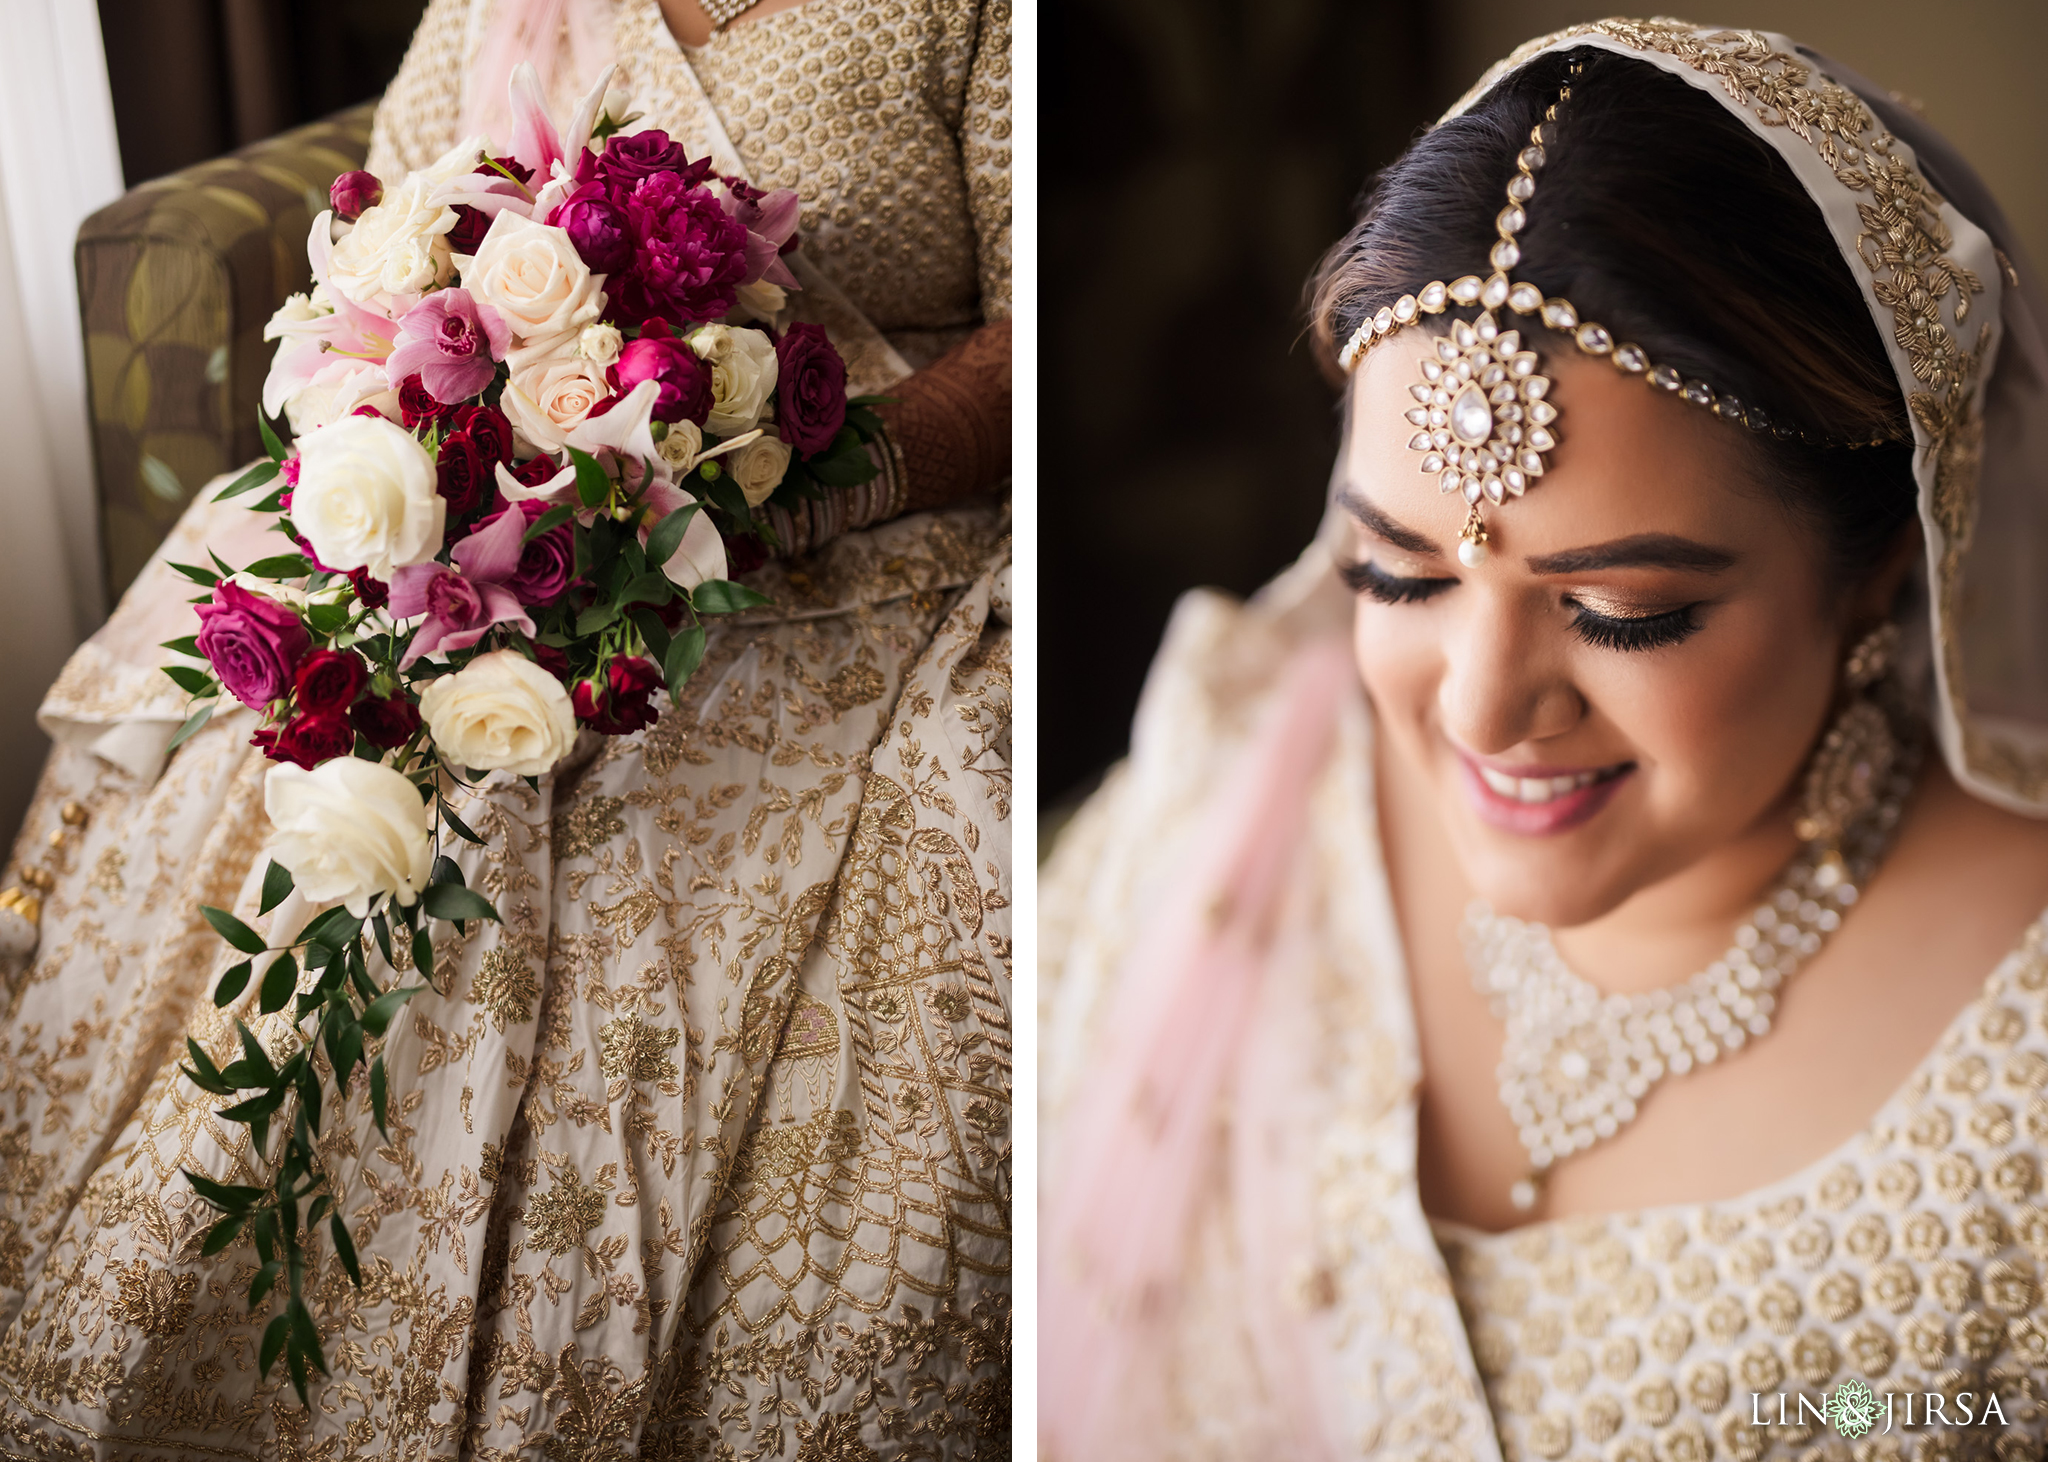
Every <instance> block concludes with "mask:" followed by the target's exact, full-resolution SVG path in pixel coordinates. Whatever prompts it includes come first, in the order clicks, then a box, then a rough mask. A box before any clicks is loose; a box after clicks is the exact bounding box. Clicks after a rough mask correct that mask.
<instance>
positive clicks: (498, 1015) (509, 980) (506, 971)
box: [469, 944, 540, 1032]
mask: <svg viewBox="0 0 2048 1462" xmlns="http://www.w3.org/2000/svg"><path fill="white" fill-rule="evenodd" d="M539 996H540V982H539V981H538V980H536V979H535V978H534V973H533V967H532V966H530V965H529V964H527V962H526V961H525V960H523V959H521V958H520V957H519V956H518V955H517V954H516V953H514V952H513V950H512V949H511V948H509V947H508V946H506V945H503V944H501V945H499V946H498V947H497V948H495V949H493V950H491V951H490V952H489V953H488V954H486V955H485V956H484V958H483V963H482V964H481V965H479V966H478V967H477V972H476V974H475V975H474V976H473V977H472V978H471V980H470V982H469V998H470V999H471V1000H474V1001H475V1002H476V1003H477V1004H478V1005H479V1006H481V1007H483V1009H484V1010H486V1011H488V1012H489V1013H490V1017H491V1023H492V1024H493V1025H494V1026H496V1027H497V1028H498V1030H499V1031H500V1032H503V1031H504V1030H506V1029H507V1028H508V1027H511V1026H515V1025H524V1024H525V1023H526V1022H527V1021H529V1020H532V1019H533V1002H534V1001H535V1000H536V999H538V998H539Z"/></svg>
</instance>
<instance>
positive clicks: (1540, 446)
mask: <svg viewBox="0 0 2048 1462" xmlns="http://www.w3.org/2000/svg"><path fill="white" fill-rule="evenodd" d="M1583 71H1584V66H1583V65H1582V64H1579V63H1574V65H1573V67H1572V72H1571V76H1572V80H1577V79H1578V78H1579V76H1580V75H1581V74H1582V73H1583ZM1571 95H1572V86H1571V81H1566V82H1565V84H1564V85H1563V86H1562V87H1560V88H1559V90H1558V94H1557V100H1556V101H1554V102H1552V103H1551V104H1550V106H1549V108H1548V109H1547V110H1546V111H1545V112H1544V115H1543V120H1542V121H1541V122H1539V123H1538V124H1537V125H1536V126H1535V127H1533V128H1531V129H1530V132H1529V145H1528V146H1527V147H1524V148H1523V149H1522V150H1521V152H1520V153H1518V154H1517V155H1516V158H1515V175H1514V176H1513V177H1512V178H1510V179H1508V185H1507V206H1506V207H1504V208H1502V209H1501V211H1500V213H1499V214H1498V215H1497V216H1496V217H1495V219H1494V226H1495V227H1496V228H1497V229H1498V230H1499V231H1500V237H1499V239H1498V240H1497V241H1496V242H1495V243H1494V245H1493V248H1492V249H1491V251H1490V252H1489V253H1488V255H1487V259H1488V262H1489V263H1491V264H1492V265H1493V269H1494V272H1493V274H1492V275H1491V276H1489V277H1488V278H1486V279H1481V278H1480V277H1479V276H1478V275H1476V274H1467V275H1465V276H1464V277H1463V278H1460V279H1454V280H1452V281H1451V282H1450V283H1448V284H1446V283H1445V282H1444V281H1443V280H1441V279H1433V280H1431V281H1430V282H1429V283H1428V284H1425V285H1423V286H1422V288H1420V289H1418V290H1416V291H1415V293H1413V294H1404V295H1402V296H1401V297H1400V298H1399V299H1398V300H1395V301H1394V303H1393V304H1391V305H1386V306H1382V307H1381V308H1380V310H1379V311H1378V312H1377V313H1376V314H1374V315H1372V316H1370V317H1368V318H1367V319H1366V320H1364V321H1363V322H1361V323H1360V325H1359V327H1358V329H1357V330H1355V331H1354V332H1352V336H1351V339H1350V340H1349V341H1348V342H1346V343H1345V346H1344V348H1343V350H1342V351H1341V352H1339V354H1338V356H1337V361H1338V364H1339V365H1341V366H1342V367H1343V368H1344V369H1345V370H1347V371H1349V370H1351V369H1353V368H1354V367H1355V366H1356V365H1357V364H1358V362H1359V361H1360V360H1362V359H1364V358H1365V354H1366V352H1367V351H1369V350H1371V349H1372V348H1373V346H1375V345H1377V344H1379V342H1380V341H1382V340H1385V339H1386V338H1387V337H1388V336H1390V335H1393V334H1394V333H1395V332H1397V331H1399V330H1400V329H1402V328H1403V327H1404V326H1408V325H1412V324H1415V323H1416V322H1417V321H1419V320H1420V319H1422V317H1423V316H1424V315H1438V314H1442V313H1443V312H1444V311H1445V310H1447V309H1450V308H1452V307H1454V306H1458V305H1475V304H1476V305H1478V306H1479V307H1480V313H1479V316H1478V318H1477V319H1475V320H1473V321H1471V322H1469V323H1468V322H1466V321H1464V320H1457V321H1454V322H1453V323H1452V325H1451V329H1450V333H1449V334H1448V335H1447V336H1440V337H1438V339H1437V342H1436V355H1435V358H1434V359H1425V360H1424V361H1423V362H1422V379H1421V380H1420V381H1419V382H1417V383H1416V384H1414V385H1411V386H1410V387H1409V388H1408V393H1409V394H1410V395H1411V396H1413V397H1414V398H1415V400H1416V402H1417V403H1418V404H1417V405H1416V406H1414V407H1412V408H1410V410H1409V411H1408V413H1407V416H1408V421H1409V422H1410V424H1412V425H1414V426H1416V427H1418V428H1420V430H1418V431H1417V432H1416V433H1415V434H1414V435H1413V436H1411V437H1410V438H1409V439H1408V446H1409V447H1410V449H1411V450H1413V451H1417V452H1420V453H1421V454H1422V463H1421V466H1422V470H1423V471H1424V472H1426V473H1430V474H1432V475H1435V476H1437V477H1438V479H1439V483H1440V489H1439V490H1440V491H1443V492H1458V493H1462V494H1463V495H1464V498H1465V501H1466V503H1467V504H1468V505H1469V509H1468V511H1467V512H1466V515H1465V526H1464V529H1463V530H1462V531H1461V532H1460V533H1459V535H1458V557H1459V559H1460V560H1461V561H1462V562H1464V563H1465V564H1467V565H1476V564H1480V563H1483V562H1485V560H1486V551H1487V543H1488V541H1489V538H1488V534H1487V531H1486V525H1485V523H1484V522H1483V521H1482V520H1481V518H1480V515H1479V504H1480V502H1481V501H1482V500H1484V501H1486V502H1490V503H1493V504H1494V505H1495V506H1499V505H1500V504H1502V503H1504V502H1506V501H1507V500H1508V499H1509V498H1511V497H1520V496H1521V495H1522V494H1523V493H1525V492H1527V491H1528V490H1529V489H1530V488H1531V487H1533V486H1534V485H1535V483H1536V479H1537V478H1539V477H1541V476H1542V475H1543V467H1544V461H1543V459H1544V455H1545V454H1546V453H1548V452H1549V451H1550V449H1551V448H1552V447H1554V446H1556V445H1557V432H1556V430H1555V429H1554V423H1555V422H1556V421H1557V416H1558V408H1557V407H1556V406H1555V405H1553V404H1552V403H1551V402H1550V401H1549V400H1547V399H1546V398H1547V397H1548V395H1549V394H1550V378H1549V377H1548V376H1546V375H1543V374H1541V368H1542V357H1541V355H1540V354H1539V353H1538V352H1537V350H1536V349H1535V348H1534V343H1533V340H1531V341H1525V340H1524V339H1523V336H1522V332H1521V330H1520V329H1503V328H1502V327H1501V324H1500V322H1499V321H1498V320H1497V319H1496V318H1495V316H1494V311H1496V310H1498V309H1500V308H1501V307H1503V306H1505V307H1506V308H1508V309H1510V310H1512V311H1514V312H1515V313H1516V314H1518V315H1531V316H1534V317H1535V319H1534V321H1532V324H1538V325H1541V326H1542V327H1544V328H1547V329H1549V330H1551V331H1553V332H1555V333H1557V334H1559V335H1562V336H1564V337H1565V338H1566V339H1568V340H1569V341H1571V343H1572V344H1573V345H1575V346H1577V347H1578V348H1579V350H1580V351H1582V352H1583V353H1584V354H1586V355H1594V356H1605V357H1606V358H1607V359H1608V360H1609V361H1611V362H1613V364H1614V368H1615V369H1616V370H1618V371H1621V372H1623V373H1625V374H1627V375H1632V376H1639V377H1641V378H1642V379H1643V380H1645V381H1647V382H1648V383H1649V384H1650V385H1652V386H1655V387H1657V388H1658V389H1659V390H1664V391H1669V392H1671V393H1673V394H1674V395H1677V396H1679V397H1681V398H1682V399H1684V400H1686V401H1689V402H1691V403H1692V404H1693V405H1695V406H1698V407H1701V408H1703V409H1705V410H1707V411H1711V412H1713V413H1714V414H1715V415H1716V416H1719V417H1721V418H1722V419H1724V420H1726V421H1731V422H1737V423H1739V424H1741V425H1743V426H1746V427H1748V428H1749V429H1750V430H1751V431H1754V432H1760V433H1761V432H1769V433H1771V434H1773V435H1775V436H1777V437H1778V438H1780V439H1781V440H1785V441H1792V440H1798V441H1803V442H1805V443H1807V444H1808V445H1809V446H1816V447H1870V446H1883V445H1884V444H1885V441H1884V439H1883V438H1879V439H1876V440H1872V441H1850V440H1847V439H1844V438H1835V437H1821V436H1816V435H1814V434H1813V433H1811V432H1807V431H1805V430H1802V429H1800V428H1798V427H1793V426H1789V425H1786V424H1785V423H1783V422H1774V421H1773V420H1772V419H1771V417H1770V415H1769V414H1768V413H1767V412H1765V411H1764V409H1763V408H1762V407H1760V406H1751V405H1746V404H1744V403H1743V402H1741V401H1739V400H1737V399H1736V398H1735V397H1734V396H1731V395H1729V394H1728V393H1726V392H1723V391H1716V390H1715V389H1714V388H1713V387H1712V386H1710V385H1709V384H1707V382H1705V381H1702V380H1697V379H1688V378H1687V377H1685V376H1684V375H1681V374H1680V373H1679V371H1678V370H1677V369H1676V368H1675V367H1672V366H1668V365H1654V364H1652V363H1651V361H1650V357H1649V355H1648V354H1647V353H1646V352H1645V351H1644V350H1643V348H1642V347H1641V346H1640V345H1632V344H1630V343H1628V342H1627V341H1618V340H1616V339H1615V338H1614V332H1613V331H1611V330H1609V329H1608V328H1607V327H1606V326H1605V325H1601V324H1598V323H1596V322H1595V321H1592V320H1582V319H1580V318H1579V312H1578V309H1577V308H1576V307H1575V306H1574V305H1573V304H1572V302H1571V301H1570V300H1568V299H1561V298H1546V297H1545V296H1544V293H1543V291H1542V290H1541V289H1539V288H1537V287H1536V286H1535V285H1534V284H1531V283H1529V282H1528V281H1526V280H1516V279H1513V278H1511V277H1510V275H1509V271H1510V270H1512V269H1513V268H1514V267H1515V266H1516V265H1517V264H1519V263H1521V261H1522V246H1521V244H1520V243H1519V242H1518V241H1517V237H1516V236H1517V235H1519V234H1520V233H1521V231H1522V230H1523V229H1524V228H1526V227H1527V226H1528V223H1529V203H1530V200H1531V199H1533V198H1534V197H1535V196H1536V182H1537V175H1538V174H1539V173H1540V172H1541V171H1542V170H1543V166H1544V164H1545V163H1547V162H1548V161H1549V160H1550V153H1549V149H1550V148H1552V147H1555V146H1556V145H1557V139H1558V112H1559V109H1560V108H1561V107H1562V106H1564V104H1565V103H1567V102H1569V101H1570V100H1571Z"/></svg>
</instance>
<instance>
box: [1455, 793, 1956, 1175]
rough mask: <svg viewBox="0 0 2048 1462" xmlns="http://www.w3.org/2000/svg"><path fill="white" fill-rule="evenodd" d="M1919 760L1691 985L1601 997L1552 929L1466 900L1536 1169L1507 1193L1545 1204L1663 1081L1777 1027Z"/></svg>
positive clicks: (1865, 869)
mask: <svg viewBox="0 0 2048 1462" xmlns="http://www.w3.org/2000/svg"><path fill="white" fill-rule="evenodd" d="M1916 760H1917V758H1914V757H1911V756H1902V757H1900V758H1899V759H1898V761H1897V763H1895V765H1894V769H1893V771H1892V774H1891V775H1890V776H1889V777H1888V778H1887V779H1886V782H1885V786H1884V788H1883V790H1882V791H1881V792H1880V794H1879V795H1878V796H1877V797H1876V798H1875V799H1874V802H1873V804H1872V805H1871V807H1870V808H1869V809H1868V810H1867V811H1866V812H1865V813H1864V814H1863V815H1862V816H1861V817H1859V818H1858V819H1857V820H1856V821H1855V822H1854V823H1853V824H1852V825H1851V826H1850V827H1849V828H1848V829H1847V830H1846V831H1845V833H1844V835H1843V837H1842V840H1841V845H1840V851H1839V853H1838V852H1837V851H1836V850H1835V848H1833V847H1831V846H1829V845H1828V844H1825V843H1820V842H1815V843H1809V844H1807V845H1806V846H1805V847H1804V848H1802V849H1801V850H1800V852H1799V853H1798V855H1797V856H1795V857H1794V858H1793V860H1792V862H1791V863H1790V865H1788V866H1787V868H1786V869H1785V871H1784V873H1782V874H1780V875H1779V877H1778V881H1777V883H1776V884H1775V885H1774V886H1773V888H1772V890H1771V892H1770V893H1769V894H1768V895H1766V896H1765V898H1764V901H1763V903H1762V904H1760V905H1758V907H1757V909H1756V911H1755V912H1754V913H1752V914H1751V915H1750V916H1749V919H1748V920H1747V921H1746V922H1745V923H1744V924H1743V925H1742V926H1741V927H1740V928H1738V929H1737V930H1736V931H1735V943H1734V944H1733V945H1732V946H1731V947H1730V948H1729V950H1728V952H1727V953H1726V954H1724V955H1722V956H1721V958H1720V959H1718V960H1716V961H1715V962H1714V963H1713V964H1710V965H1708V966H1707V967H1706V968H1705V969H1704V970H1701V971H1700V972H1699V973H1698V974H1696V975H1694V976H1693V977H1692V978H1691V979H1689V980H1686V981H1684V982H1683V983H1681V984H1677V985H1667V986H1665V987H1664V988H1663V989H1661V990H1651V991H1649V992H1647V993H1645V994H1641V995H1608V994H1604V993H1602V992H1601V991H1600V990H1599V989H1598V988H1596V987H1595V986H1594V985H1592V984H1590V983H1588V982H1587V981H1586V980H1584V979H1581V978H1580V977H1579V976H1578V975H1576V974H1574V973H1573V972H1572V970H1571V969H1570V967H1569V966H1567V965H1566V964H1565V962H1564V960H1563V958H1562V957H1560V956H1559V954H1558V952H1557V947H1556V945H1554V944H1553V943H1551V939H1550V930H1549V929H1548V928H1546V927H1545V926H1544V925H1542V924H1529V923H1524V922H1523V921H1522V920H1520V919H1510V918H1506V917H1504V916H1502V915H1500V914H1496V913H1494V912H1493V910H1492V909H1490V908H1489V907H1487V905H1486V904H1485V903H1484V902H1475V903H1473V905H1472V906H1471V907H1470V908H1469V909H1468V910H1466V913H1465V924H1464V937H1465V958H1466V961H1467V963H1468V964H1469V965H1470V966H1471V969H1472V978H1473V983H1474V984H1475V985H1476V986H1477V987H1478V989H1479V991H1480V993H1481V994H1484V995H1486V996H1488V997H1489V998H1490V1000H1491V1002H1492V1006H1493V1013H1494V1015H1495V1016H1497V1017H1499V1018H1500V1019H1502V1020H1504V1021H1505V1022H1506V1023H1507V1039H1506V1042H1505V1044H1504V1045H1503V1047H1502V1049H1501V1061H1500V1067H1499V1070H1498V1073H1497V1074H1498V1077H1499V1080H1500V1099H1501V1102H1502V1103H1503V1104H1504V1105H1505V1106H1506V1107H1507V1109H1508V1115H1509V1116H1510V1117H1512V1118H1513V1119H1514V1122H1515V1126H1516V1128H1517V1129H1518V1131H1519V1133H1520V1136H1521V1139H1522V1146H1523V1147H1525V1148H1526V1149H1528V1153H1529V1163H1530V1169H1531V1170H1530V1172H1529V1173H1528V1175H1527V1176H1525V1177H1523V1178H1521V1179H1520V1180H1518V1181H1517V1182H1516V1183H1515V1185H1514V1187H1513V1188H1512V1189H1511V1190H1510V1191H1509V1198H1510V1200H1511V1201H1512V1202H1513V1203H1514V1205H1515V1207H1516V1208H1517V1209H1518V1210H1521V1211H1524V1212H1526V1211H1528V1210H1529V1209H1531V1208H1534V1207H1535V1206H1536V1200H1537V1197H1538V1196H1539V1193H1540V1185H1541V1182H1542V1179H1543V1177H1544V1175H1545V1173H1546V1172H1547V1171H1548V1170H1549V1168H1550V1166H1551V1165H1552V1164H1553V1163H1555V1162H1557V1161H1558V1160H1559V1159H1561V1158H1566V1157H1570V1156H1571V1155H1572V1154H1573V1153H1575V1152H1582V1151H1584V1150H1585V1149H1586V1148H1589V1147H1591V1146H1592V1145H1593V1144H1594V1143H1596V1142H1600V1141H1603V1140H1605V1139H1606V1138H1609V1137H1612V1136H1614V1134H1615V1133H1617V1132H1619V1131H1620V1130H1621V1129H1622V1128H1623V1127H1625V1126H1627V1125H1628V1124H1629V1122H1631V1121H1632V1120H1634V1118H1635V1115H1636V1111H1637V1105H1638V1103H1640V1102H1641V1101H1642V1099H1643V1098H1644V1096H1645V1095H1647V1094H1648V1093H1649V1091H1650V1089H1651V1088H1652V1087H1654V1086H1656V1085H1657V1084H1658V1083H1659V1082H1661V1081H1663V1080H1665V1079H1666V1078H1668V1077H1672V1076H1683V1075H1684V1074H1685V1073H1686V1072H1688V1071H1690V1070H1692V1069H1693V1068H1694V1067H1695V1066H1710V1065H1712V1064H1713V1063H1714V1062H1715V1061H1717V1060H1720V1059H1721V1058H1722V1057H1723V1056H1731V1055H1733V1054H1735V1053H1736V1052H1737V1051H1740V1050H1741V1049H1742V1048H1743V1047H1744V1046H1745V1045H1747V1044H1748V1043H1749V1042H1751V1041H1753V1040H1756V1039H1757V1038H1759V1037H1761V1036H1763V1035H1766V1034H1767V1033H1769V1031H1770V1029H1771V1016H1772V1013H1773V1012H1774V1011H1775V1010H1776V1009H1777V1003H1778V989H1779V987H1780V986H1781V985H1783V984H1784V983H1785V981H1786V980H1788V979H1790V978H1791V977H1792V975H1793V973H1794V972H1795V971H1796V970H1798V968H1799V967H1800V965H1802V964H1804V963H1805V962H1806V961H1807V960H1808V959H1810V958H1811V957H1812V956H1813V955H1814V954H1815V953H1816V952H1818V951H1819V949H1820V947H1821V945H1822V944H1823V943H1825V942H1826V940H1827V937H1828V936H1829V935H1830V934H1832V933H1833V932H1834V931H1835V930H1836V929H1837V928H1839V927H1840V926H1841V922H1842V915H1843V914H1844V913H1845V912H1846V911H1847V910H1848V909H1849V908H1850V907H1851V906H1853V905H1854V904H1855V902H1856V899H1857V894H1858V890H1859V889H1860V887H1861V886H1862V885H1863V884H1864V883H1866V882H1867V881H1868V880H1869V878H1870V875H1871V874H1872V873H1874V872H1875V871H1876V870H1877V865H1878V863H1879V861H1880V860H1881V859H1882V858H1883V856H1884V853H1885V850H1886V849H1887V848H1888V847H1889V846H1890V843H1891V838H1892V833H1893V831H1894V829H1895V828H1896V827H1897V825H1898V821H1899V813H1900V809H1901V808H1902V807H1903V805H1904V803H1905V800H1906V795H1907V793H1908V792H1910V791H1911V789H1912V771H1913V765H1912V764H1913V762H1914V761H1916Z"/></svg>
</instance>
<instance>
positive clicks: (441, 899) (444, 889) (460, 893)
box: [420, 883, 502, 923]
mask: <svg viewBox="0 0 2048 1462" xmlns="http://www.w3.org/2000/svg"><path fill="white" fill-rule="evenodd" d="M420 901H421V902H422V903H424V904H425V905H426V907H427V912H428V913H429V914H431V915H432V916H433V917H434V918H436V919H447V920H450V921H451V922H458V923H459V922H461V921H462V920H465V919H489V920H491V921H492V922H493V923H499V922H502V921H501V920H500V919H499V918H498V911H497V909H496V908H494V907H492V905H491V901H490V900H489V899H487V898H485V897H484V896H483V895H482V894H480V893H478V892H477V891H476V890H475V889H473V888H464V887H463V886H462V885H461V884H459V883H437V884H435V885H433V886H432V887H431V888H429V889H428V890H427V891H426V892H425V893H423V894H421V895H420Z"/></svg>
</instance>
